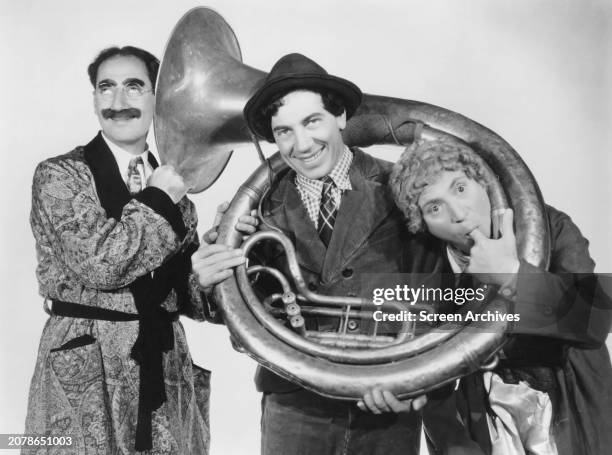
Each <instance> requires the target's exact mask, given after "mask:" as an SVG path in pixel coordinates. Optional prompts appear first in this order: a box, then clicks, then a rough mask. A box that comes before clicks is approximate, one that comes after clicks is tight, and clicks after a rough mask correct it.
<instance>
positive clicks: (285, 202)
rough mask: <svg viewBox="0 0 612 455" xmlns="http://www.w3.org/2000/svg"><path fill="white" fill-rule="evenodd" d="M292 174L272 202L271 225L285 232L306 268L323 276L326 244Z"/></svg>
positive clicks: (300, 261)
mask: <svg viewBox="0 0 612 455" xmlns="http://www.w3.org/2000/svg"><path fill="white" fill-rule="evenodd" d="M294 178H295V172H293V171H290V172H289V173H288V174H287V175H285V177H284V178H283V179H282V181H281V182H280V184H279V188H278V190H277V191H275V193H274V194H275V195H276V197H272V199H271V207H272V209H271V213H270V222H271V224H272V225H273V226H276V227H278V228H279V229H281V230H283V231H284V233H285V235H287V236H288V237H289V238H290V239H291V240H292V241H293V243H294V245H295V249H296V253H297V259H298V262H299V263H300V265H302V266H303V267H304V268H306V269H308V270H310V271H312V272H314V273H317V274H320V273H321V269H322V268H323V261H324V259H325V245H324V244H323V242H322V241H321V239H320V238H319V233H318V232H317V230H316V229H315V227H314V225H313V224H312V222H311V221H310V218H309V217H308V213H307V212H306V208H305V207H304V204H303V203H302V200H301V198H300V194H299V193H298V190H297V188H296V186H295V184H294Z"/></svg>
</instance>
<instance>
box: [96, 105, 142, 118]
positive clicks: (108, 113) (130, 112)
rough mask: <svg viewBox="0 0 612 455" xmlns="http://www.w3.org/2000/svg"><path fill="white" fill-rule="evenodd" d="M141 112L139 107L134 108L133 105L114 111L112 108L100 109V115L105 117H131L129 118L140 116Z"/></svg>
mask: <svg viewBox="0 0 612 455" xmlns="http://www.w3.org/2000/svg"><path fill="white" fill-rule="evenodd" d="M141 115H142V112H140V109H136V108H135V107H130V108H127V109H121V110H120V111H116V110H114V109H102V117H104V118H105V119H126V120H127V119H131V118H140V116H141Z"/></svg>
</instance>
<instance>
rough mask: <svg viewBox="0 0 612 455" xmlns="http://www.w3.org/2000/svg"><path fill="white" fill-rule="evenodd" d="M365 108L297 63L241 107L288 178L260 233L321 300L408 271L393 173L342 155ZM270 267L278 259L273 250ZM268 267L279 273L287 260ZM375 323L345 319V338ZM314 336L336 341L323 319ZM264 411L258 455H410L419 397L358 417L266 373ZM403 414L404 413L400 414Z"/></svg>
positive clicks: (337, 83) (292, 58) (358, 410)
mask: <svg viewBox="0 0 612 455" xmlns="http://www.w3.org/2000/svg"><path fill="white" fill-rule="evenodd" d="M361 98H362V93H361V91H360V90H359V88H358V87H357V86H356V85H355V84H353V83H352V82H349V81H347V80H345V79H342V78H339V77H335V76H332V75H330V74H328V73H327V72H326V71H325V70H324V69H323V68H322V67H321V66H319V65H318V64H317V63H315V62H314V61H312V60H310V59H309V58H307V57H305V56H303V55H300V54H289V55H286V56H284V57H282V58H281V59H280V60H279V61H278V62H277V63H276V64H275V65H274V67H273V68H272V70H271V71H270V73H269V75H268V76H267V77H266V78H265V80H264V81H263V84H262V85H261V86H260V87H259V89H258V90H257V91H256V92H255V94H254V95H253V96H252V97H251V99H250V100H249V101H248V102H247V104H246V106H245V109H244V115H245V118H246V121H247V123H248V125H249V127H250V128H251V130H252V131H253V132H254V133H255V134H256V135H257V136H258V137H260V138H263V139H266V140H268V141H269V142H275V143H276V145H277V146H278V149H279V152H280V154H281V156H282V158H283V159H284V161H285V162H286V163H287V164H288V166H289V168H290V169H289V170H288V171H286V172H284V173H282V174H281V175H279V176H277V179H276V185H274V186H273V188H272V190H271V192H270V195H269V197H268V198H267V199H266V200H265V201H264V211H263V213H264V218H265V219H266V223H267V224H271V225H273V226H276V227H278V228H279V229H281V230H282V231H283V233H285V234H286V235H287V236H288V237H289V238H290V239H291V240H292V241H293V242H294V244H295V247H296V253H297V259H298V262H299V264H300V269H301V273H302V275H303V277H304V279H305V281H306V283H307V285H308V287H309V288H310V289H311V290H312V291H314V292H317V293H320V294H325V295H336V296H358V297H371V295H372V289H374V288H380V287H390V286H393V285H394V283H391V282H389V280H390V279H392V278H391V274H393V273H399V272H402V271H403V270H404V264H403V261H404V257H405V255H404V251H403V248H404V245H406V244H407V243H408V242H406V236H407V232H406V230H405V227H404V223H403V220H402V216H401V214H400V213H399V212H398V210H397V208H396V207H395V205H394V203H393V199H392V198H391V196H390V194H389V193H388V191H387V189H386V183H387V180H388V176H389V173H390V172H391V169H392V163H389V162H386V161H383V160H379V159H376V158H373V157H371V156H369V155H367V154H365V153H364V152H362V151H361V150H359V149H357V148H350V149H349V147H347V146H346V145H345V144H344V142H343V139H342V135H341V132H342V130H343V129H344V128H345V126H346V123H347V120H348V119H349V118H350V117H351V116H352V115H353V114H354V113H355V111H356V109H357V108H358V106H359V104H360V102H361ZM269 248H270V249H271V250H270V251H268V252H267V253H268V254H266V255H265V257H266V258H275V257H279V256H278V255H276V254H274V253H275V252H274V251H273V250H272V248H274V246H272V245H269ZM271 262H272V263H271V264H270V263H268V265H272V266H273V267H277V268H280V269H284V268H286V267H285V266H284V262H283V261H282V259H278V260H275V259H272V260H271ZM371 323H372V321H368V320H366V319H351V320H350V321H349V322H348V332H349V333H352V334H360V333H367V332H368V331H369V329H370V328H371ZM306 324H307V326H308V327H309V328H316V329H318V330H320V331H335V330H337V324H338V322H337V321H335V320H332V319H331V318H326V317H313V318H309V319H307V322H306ZM255 382H256V385H257V388H258V390H260V391H261V392H263V400H262V421H261V422H262V424H261V425H262V453H264V454H279V453H282V454H291V453H296V454H297V453H301V454H304V453H308V454H310V453H313V454H314V453H316V454H330V455H331V454H340V453H342V454H368V455H372V454H383V453H384V454H387V455H388V454H403V455H406V454H416V453H418V450H419V438H420V425H421V423H420V416H419V415H418V413H415V412H408V411H410V410H412V409H417V408H419V407H421V406H422V405H423V404H424V401H425V400H424V398H421V399H417V400H414V401H409V400H408V401H400V400H398V399H396V398H395V397H394V396H393V395H392V394H391V393H389V392H388V391H383V390H379V389H375V390H372V391H371V392H369V393H368V394H366V396H364V397H363V400H362V401H361V402H360V403H359V404H358V406H356V405H355V404H354V403H351V402H345V401H340V400H334V399H329V398H326V397H323V396H320V395H317V394H314V393H312V392H310V391H307V390H305V389H303V388H301V387H300V386H299V385H297V384H295V383H292V382H290V381H287V380H285V379H283V378H281V377H279V376H277V375H276V374H274V373H272V372H271V371H270V370H267V369H266V368H264V367H261V366H260V367H259V369H258V371H257V374H256V379H255ZM402 411H406V412H402Z"/></svg>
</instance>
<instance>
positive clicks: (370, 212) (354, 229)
mask: <svg viewBox="0 0 612 455" xmlns="http://www.w3.org/2000/svg"><path fill="white" fill-rule="evenodd" d="M359 153H363V152H359ZM354 160H355V161H354V162H353V164H352V166H351V169H350V171H349V176H350V179H351V186H352V188H353V189H352V190H351V191H347V192H346V193H345V194H344V195H343V196H342V202H341V203H340V209H339V211H338V216H337V218H336V224H335V225H334V233H333V235H332V239H331V242H330V244H329V248H328V249H327V254H326V255H325V261H324V265H323V271H322V278H323V280H324V281H328V280H331V279H333V277H334V276H335V275H336V274H338V273H340V271H341V270H342V268H343V267H344V265H345V264H346V263H347V262H348V261H349V260H350V258H351V256H352V255H353V254H354V253H355V252H356V251H357V250H358V249H359V248H361V246H362V245H363V244H364V243H365V241H366V240H367V239H368V237H369V236H370V235H371V234H372V232H373V231H374V230H375V229H376V228H377V227H378V226H379V225H380V224H381V223H382V222H383V221H384V219H385V218H386V217H387V215H388V214H389V212H390V211H391V210H392V209H393V207H394V205H393V201H392V200H391V198H390V196H389V195H388V192H387V188H386V186H385V185H383V184H382V183H380V182H377V181H374V180H369V179H367V178H366V177H365V176H364V174H363V169H362V166H361V162H360V161H361V156H360V155H359V154H358V153H356V154H355V158H354Z"/></svg>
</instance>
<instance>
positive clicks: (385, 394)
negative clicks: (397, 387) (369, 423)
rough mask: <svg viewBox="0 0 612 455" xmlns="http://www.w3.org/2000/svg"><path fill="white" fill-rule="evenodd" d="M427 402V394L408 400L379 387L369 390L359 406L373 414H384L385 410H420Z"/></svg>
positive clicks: (358, 403)
mask: <svg viewBox="0 0 612 455" xmlns="http://www.w3.org/2000/svg"><path fill="white" fill-rule="evenodd" d="M426 404H427V395H421V396H418V397H416V398H412V399H408V400H398V399H397V398H396V397H395V395H393V394H392V393H391V392H389V391H388V390H382V389H379V388H378V387H375V388H373V389H372V390H371V391H369V392H367V393H366V394H365V395H364V396H363V398H362V399H361V400H359V402H357V407H358V408H359V409H361V410H362V411H370V412H371V413H373V414H382V413H384V412H394V413H399V412H410V411H418V410H420V409H422V408H423V406H425V405H426Z"/></svg>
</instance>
